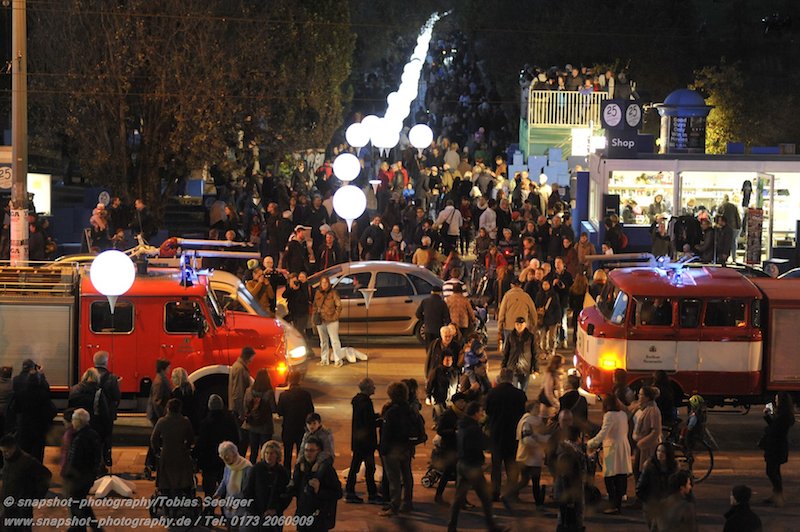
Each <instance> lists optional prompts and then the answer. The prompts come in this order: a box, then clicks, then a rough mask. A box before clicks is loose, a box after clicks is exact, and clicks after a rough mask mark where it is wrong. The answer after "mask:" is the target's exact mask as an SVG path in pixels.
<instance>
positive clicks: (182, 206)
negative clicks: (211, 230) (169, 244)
mask: <svg viewBox="0 0 800 532" xmlns="http://www.w3.org/2000/svg"><path fill="white" fill-rule="evenodd" d="M161 226H162V227H163V228H164V229H166V230H167V232H168V233H169V236H182V237H187V238H206V236H207V234H208V213H207V210H206V207H205V205H203V203H202V201H201V200H200V198H183V197H173V198H169V199H168V200H167V203H166V205H165V206H164V222H163V223H162V224H161Z"/></svg>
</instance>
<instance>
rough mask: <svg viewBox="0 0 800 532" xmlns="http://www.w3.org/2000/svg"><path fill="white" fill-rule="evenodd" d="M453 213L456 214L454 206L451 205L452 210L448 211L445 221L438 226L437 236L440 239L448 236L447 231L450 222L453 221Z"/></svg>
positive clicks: (448, 230)
mask: <svg viewBox="0 0 800 532" xmlns="http://www.w3.org/2000/svg"><path fill="white" fill-rule="evenodd" d="M455 214H456V208H455V207H453V212H451V213H450V216H449V217H448V218H447V221H445V222H444V223H443V224H442V226H441V227H440V228H439V236H440V237H441V238H442V239H445V238H447V237H448V236H449V235H448V233H449V232H450V222H452V221H453V216H455Z"/></svg>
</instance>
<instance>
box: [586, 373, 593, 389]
mask: <svg viewBox="0 0 800 532" xmlns="http://www.w3.org/2000/svg"><path fill="white" fill-rule="evenodd" d="M586 387H587V388H588V389H590V390H591V389H592V378H591V377H589V376H588V375H587V376H586Z"/></svg>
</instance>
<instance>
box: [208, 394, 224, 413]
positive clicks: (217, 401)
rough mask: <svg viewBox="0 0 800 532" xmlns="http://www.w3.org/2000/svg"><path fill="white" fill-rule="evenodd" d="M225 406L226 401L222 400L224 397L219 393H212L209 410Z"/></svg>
mask: <svg viewBox="0 0 800 532" xmlns="http://www.w3.org/2000/svg"><path fill="white" fill-rule="evenodd" d="M223 408H225V403H223V402H222V397H220V396H219V395H217V394H215V393H212V394H211V396H210V397H209V398H208V409H209V410H212V411H213V410H222V409H223Z"/></svg>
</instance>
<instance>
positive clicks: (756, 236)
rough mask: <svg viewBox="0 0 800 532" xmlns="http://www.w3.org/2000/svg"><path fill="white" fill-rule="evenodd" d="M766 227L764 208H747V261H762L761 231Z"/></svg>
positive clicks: (747, 262)
mask: <svg viewBox="0 0 800 532" xmlns="http://www.w3.org/2000/svg"><path fill="white" fill-rule="evenodd" d="M763 227H764V210H763V209H747V247H746V248H745V256H744V257H745V263H746V264H760V263H761V232H762V229H763Z"/></svg>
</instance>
